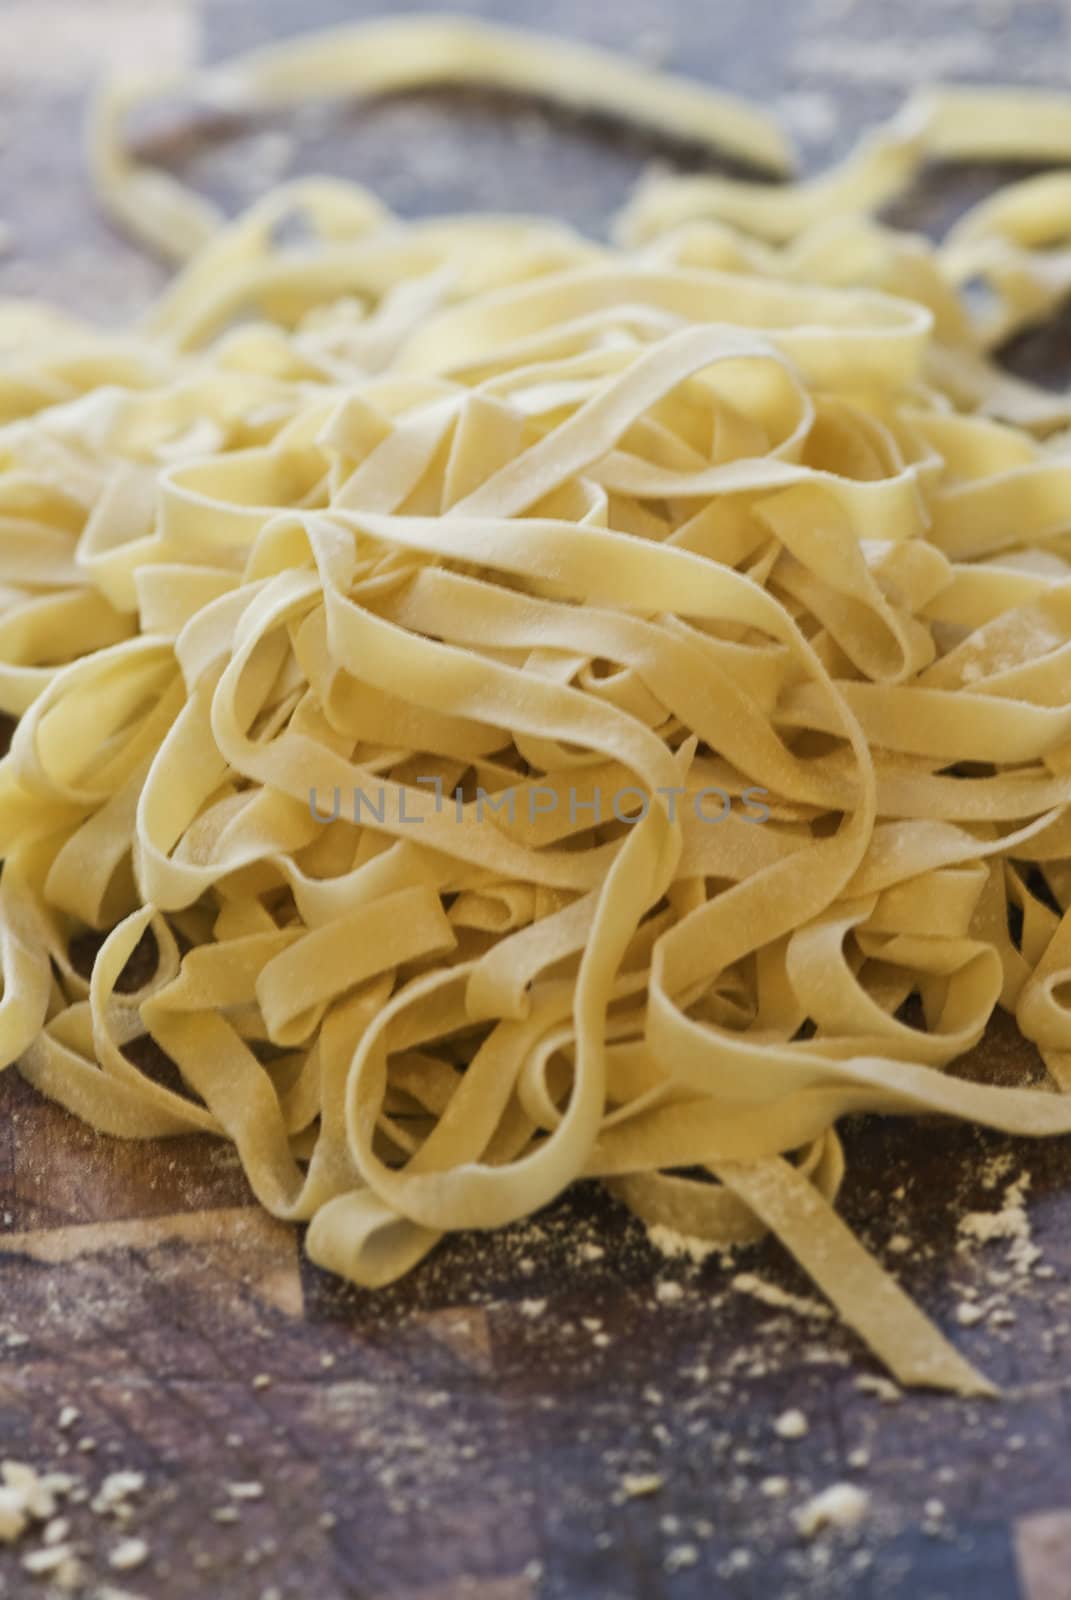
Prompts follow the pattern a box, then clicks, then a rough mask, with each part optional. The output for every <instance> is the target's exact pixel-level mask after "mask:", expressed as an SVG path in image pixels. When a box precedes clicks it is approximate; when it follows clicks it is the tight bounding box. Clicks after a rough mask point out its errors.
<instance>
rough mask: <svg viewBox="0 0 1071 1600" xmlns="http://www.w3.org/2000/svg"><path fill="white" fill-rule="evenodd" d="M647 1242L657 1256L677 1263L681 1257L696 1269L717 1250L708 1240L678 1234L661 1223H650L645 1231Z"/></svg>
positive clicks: (688, 1234) (689, 1234)
mask: <svg viewBox="0 0 1071 1600" xmlns="http://www.w3.org/2000/svg"><path fill="white" fill-rule="evenodd" d="M647 1240H648V1243H649V1244H652V1245H653V1246H654V1248H655V1249H656V1250H657V1251H658V1253H659V1255H663V1256H665V1257H667V1259H668V1260H670V1261H678V1260H680V1259H681V1258H682V1257H683V1258H686V1259H687V1260H689V1261H692V1262H694V1263H695V1265H696V1266H697V1267H698V1266H701V1265H702V1263H703V1262H704V1261H706V1259H707V1257H708V1256H712V1255H713V1254H714V1252H715V1250H717V1248H718V1246H717V1245H716V1244H711V1242H710V1240H709V1239H699V1238H696V1236H695V1235H694V1234H691V1233H678V1232H677V1231H676V1229H675V1228H667V1227H666V1226H665V1225H664V1224H663V1223H661V1222H655V1223H652V1224H651V1226H650V1227H649V1228H648V1229H647Z"/></svg>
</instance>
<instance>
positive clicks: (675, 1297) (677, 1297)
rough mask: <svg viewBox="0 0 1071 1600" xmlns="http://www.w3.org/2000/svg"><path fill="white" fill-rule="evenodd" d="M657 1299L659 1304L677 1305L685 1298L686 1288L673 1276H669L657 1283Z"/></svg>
mask: <svg viewBox="0 0 1071 1600" xmlns="http://www.w3.org/2000/svg"><path fill="white" fill-rule="evenodd" d="M655 1299H656V1300H657V1301H658V1303H659V1305H663V1306H676V1305H679V1304H680V1302H681V1301H682V1300H683V1299H684V1290H683V1289H682V1288H681V1286H680V1284H679V1283H674V1282H673V1279H672V1278H667V1279H665V1280H664V1281H663V1282H662V1283H658V1284H656V1285H655Z"/></svg>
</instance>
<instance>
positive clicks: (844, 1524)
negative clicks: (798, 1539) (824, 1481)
mask: <svg viewBox="0 0 1071 1600" xmlns="http://www.w3.org/2000/svg"><path fill="white" fill-rule="evenodd" d="M869 1507H870V1496H869V1495H868V1494H867V1492H866V1490H865V1489H859V1488H857V1487H856V1485H855V1484H854V1483H834V1484H831V1485H830V1487H829V1488H828V1489H823V1490H822V1491H821V1493H820V1494H816V1495H814V1496H813V1497H812V1498H811V1499H810V1500H808V1501H807V1503H806V1505H803V1506H800V1507H799V1509H798V1510H797V1511H796V1512H795V1513H794V1516H793V1520H794V1521H795V1524H796V1527H797V1528H798V1530H799V1532H800V1533H801V1534H802V1535H803V1537H804V1538H805V1539H813V1538H814V1536H815V1534H817V1533H820V1532H821V1530H822V1529H823V1528H837V1529H850V1528H857V1527H858V1526H859V1524H860V1523H861V1522H862V1521H863V1519H864V1517H865V1516H866V1514H867V1511H868V1510H869Z"/></svg>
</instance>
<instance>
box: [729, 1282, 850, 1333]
mask: <svg viewBox="0 0 1071 1600" xmlns="http://www.w3.org/2000/svg"><path fill="white" fill-rule="evenodd" d="M729 1287H730V1288H731V1289H735V1290H736V1292H737V1294H749V1295H751V1296H752V1297H753V1298H754V1299H755V1300H761V1301H762V1303H763V1305H765V1306H773V1307H774V1308H775V1309H776V1310H778V1311H794V1312H795V1313H796V1315H797V1316H800V1317H816V1318H817V1319H818V1320H819V1321H821V1322H828V1321H829V1319H830V1318H831V1316H832V1315H833V1313H832V1311H831V1310H830V1308H829V1307H828V1306H824V1305H823V1304H822V1303H821V1301H820V1300H812V1299H811V1298H810V1296H809V1295H802V1294H789V1292H788V1290H787V1289H779V1288H778V1286H777V1284H775V1283H767V1282H766V1279H765V1278H760V1277H758V1275H757V1274H756V1273H754V1272H738V1273H737V1274H736V1277H735V1278H733V1280H732V1282H731V1284H730V1285H729Z"/></svg>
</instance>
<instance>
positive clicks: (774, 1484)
mask: <svg viewBox="0 0 1071 1600" xmlns="http://www.w3.org/2000/svg"><path fill="white" fill-rule="evenodd" d="M788 1487H789V1485H788V1479H787V1478H763V1480H762V1482H761V1483H760V1484H759V1493H760V1494H763V1495H765V1496H766V1498H767V1500H780V1498H781V1496H782V1495H783V1494H787V1493H788Z"/></svg>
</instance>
